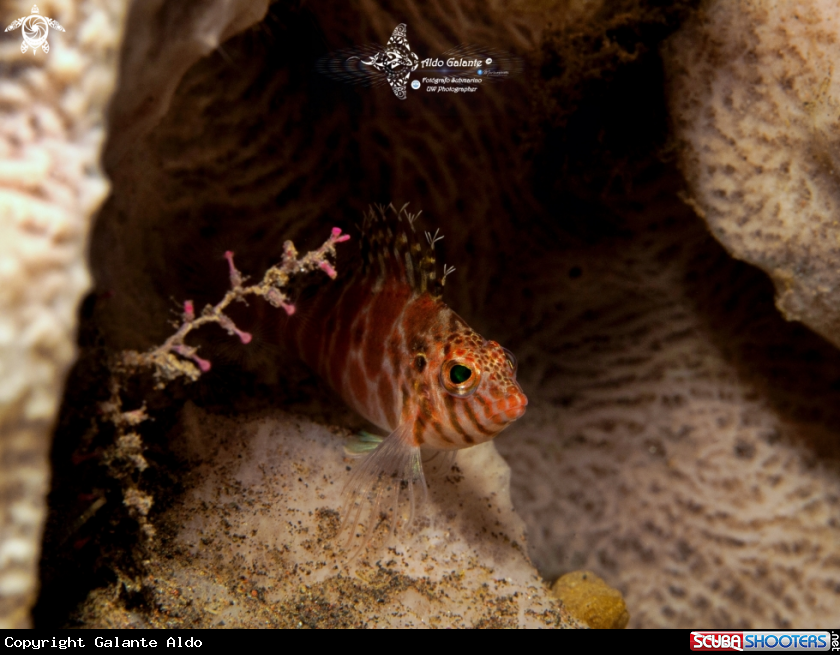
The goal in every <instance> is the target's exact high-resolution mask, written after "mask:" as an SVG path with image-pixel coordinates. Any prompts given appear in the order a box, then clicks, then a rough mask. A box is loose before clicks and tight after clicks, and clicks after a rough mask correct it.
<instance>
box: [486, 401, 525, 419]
mask: <svg viewBox="0 0 840 655" xmlns="http://www.w3.org/2000/svg"><path fill="white" fill-rule="evenodd" d="M527 406H528V401H527V400H526V401H525V402H524V403H521V404H519V405H517V406H516V407H511V408H510V409H505V410H503V411H501V412H497V413H495V414H493V416H491V417H490V420H491V421H498V420H499V419H504V421H505V422H506V423H513V421H515V420H516V419H518V418H522V415H523V414H524V413H525V408H526V407H527Z"/></svg>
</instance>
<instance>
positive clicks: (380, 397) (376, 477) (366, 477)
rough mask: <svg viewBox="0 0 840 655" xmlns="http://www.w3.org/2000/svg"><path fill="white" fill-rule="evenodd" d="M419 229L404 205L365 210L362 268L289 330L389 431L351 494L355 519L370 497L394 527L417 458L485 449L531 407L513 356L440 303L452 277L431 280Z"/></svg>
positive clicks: (431, 261) (337, 386) (351, 399)
mask: <svg viewBox="0 0 840 655" xmlns="http://www.w3.org/2000/svg"><path fill="white" fill-rule="evenodd" d="M415 219H416V216H415V215H412V214H410V213H408V212H407V211H406V207H405V206H404V207H403V208H402V210H400V211H397V210H396V209H395V208H394V207H393V206H388V207H376V208H371V209H370V211H369V212H368V214H367V215H366V216H365V219H364V222H363V225H362V236H361V248H362V264H361V266H359V267H357V268H356V270H354V271H353V272H352V273H351V274H349V275H347V276H345V278H344V279H343V280H341V279H339V280H337V281H336V283H335V284H331V285H328V286H327V287H326V288H325V289H324V290H323V291H322V292H321V293H319V294H318V295H316V296H315V297H313V298H312V299H311V302H310V303H308V307H306V308H301V309H302V311H300V312H299V316H297V315H296V317H295V320H294V321H293V322H292V323H291V326H290V327H291V328H292V337H293V339H294V341H295V343H296V344H297V347H298V349H299V352H300V355H301V357H302V359H303V360H304V362H306V363H307V364H308V365H309V366H310V367H311V368H312V369H314V370H315V371H316V372H318V373H319V374H320V375H321V376H322V377H323V378H324V379H325V380H326V381H327V382H328V383H329V384H330V385H331V386H332V388H333V389H334V390H335V391H337V392H338V393H339V394H340V395H341V397H342V398H343V399H344V400H345V401H346V402H347V404H348V405H349V406H350V407H352V408H353V409H354V410H355V411H356V412H358V413H359V414H361V415H362V416H363V417H365V418H366V419H368V420H369V421H370V422H372V423H373V424H375V425H377V426H378V427H380V428H381V429H382V430H384V431H386V432H387V433H388V435H389V436H388V437H386V438H385V439H384V440H382V441H381V443H379V444H378V446H377V447H376V448H375V450H373V451H372V452H369V453H368V454H366V455H365V456H364V461H363V462H362V464H361V466H359V467H357V469H356V471H355V473H354V475H353V478H352V479H351V482H350V485H349V487H348V492H349V496H350V498H351V506H353V507H356V508H357V510H358V512H360V511H361V507H362V505H363V504H364V503H363V501H364V500H365V498H366V497H370V498H368V500H371V501H372V502H373V506H372V507H373V512H372V513H371V520H374V519H375V515H376V514H378V509H379V508H380V507H381V504H382V502H383V501H386V500H390V502H391V504H392V507H393V510H394V513H393V514H392V519H391V520H392V527H393V526H394V524H395V517H396V505H398V504H399V495H400V492H401V489H403V490H407V493H408V496H409V498H410V500H411V501H412V503H411V504H412V514H413V504H414V502H413V501H414V485H417V484H422V489H421V492H424V491H425V479H424V476H423V467H422V463H421V459H420V452H421V448H423V449H434V450H441V451H453V450H458V449H462V448H468V447H470V446H474V445H476V444H479V443H482V442H485V441H488V440H489V439H492V438H493V437H494V436H496V435H497V434H498V433H499V432H501V431H502V430H503V429H504V428H505V427H507V426H508V425H509V424H510V423H511V422H512V421H514V420H516V419H517V418H519V417H520V416H522V414H523V413H524V412H525V407H526V405H527V404H528V400H527V398H526V396H525V394H524V393H523V391H522V388H521V387H520V386H519V383H518V382H517V381H516V360H515V359H514V357H513V355H512V353H510V351H508V350H506V349H504V348H502V347H501V346H500V345H499V344H498V343H496V342H495V341H489V340H486V339H484V338H483V337H482V336H480V335H479V334H478V333H476V332H475V331H474V330H472V329H471V328H470V327H469V326H468V325H467V323H466V322H465V321H464V320H463V319H462V318H461V317H460V316H458V314H456V313H455V312H454V311H453V310H452V309H451V308H450V307H448V306H447V305H446V304H445V303H444V302H443V300H442V299H441V294H442V290H443V284H444V282H445V279H446V275H445V274H446V273H448V272H451V269H450V270H449V271H444V275H439V274H438V271H437V270H436V262H435V257H434V244H435V242H436V241H437V240H439V239H440V238H441V237H437V235H435V236H432V235H431V234H429V233H426V236H427V241H428V243H427V244H426V245H424V244H422V243H421V241H420V239H418V238H417V235H416V234H415V225H414V222H415ZM395 481H397V482H399V483H398V484H397V483H395ZM358 512H357V514H358Z"/></svg>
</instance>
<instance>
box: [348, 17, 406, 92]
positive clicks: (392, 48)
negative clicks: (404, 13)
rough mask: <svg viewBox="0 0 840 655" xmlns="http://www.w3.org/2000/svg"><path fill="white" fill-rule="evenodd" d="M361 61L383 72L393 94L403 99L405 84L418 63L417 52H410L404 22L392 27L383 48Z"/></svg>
mask: <svg viewBox="0 0 840 655" xmlns="http://www.w3.org/2000/svg"><path fill="white" fill-rule="evenodd" d="M361 63H362V64H364V65H365V66H373V67H374V68H375V69H376V70H378V71H381V72H383V73H385V76H386V77H387V79H388V84H390V85H391V90H392V91H393V92H394V95H395V96H397V97H398V98H399V99H400V100H405V85H406V84H407V83H408V78H409V76H410V75H411V73H413V72H414V71H416V70H417V67H418V66H419V65H420V60H419V59H418V57H417V54H416V53H414V52H412V51H411V48H410V47H409V45H408V39H407V38H406V26H405V23H400V24H399V25H397V26H396V27H395V28H394V33H393V34H391V38H390V39H388V44H387V45H386V46H385V49H384V50H382V51H381V52H377V53H376V54H375V55H374V56H373V57H371V58H370V59H368V60H367V61H364V60H362V62H361Z"/></svg>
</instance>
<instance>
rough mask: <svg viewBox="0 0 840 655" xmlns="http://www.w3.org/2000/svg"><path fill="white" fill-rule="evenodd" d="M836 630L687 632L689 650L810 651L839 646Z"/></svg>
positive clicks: (835, 648)
mask: <svg viewBox="0 0 840 655" xmlns="http://www.w3.org/2000/svg"><path fill="white" fill-rule="evenodd" d="M837 642H838V637H837V631H835V630H832V631H831V632H829V631H828V630H785V631H781V630H780V631H775V632H767V631H761V632H759V631H720V630H703V631H700V630H695V631H693V632H692V633H691V636H690V648H691V650H700V651H748V652H754V651H782V652H791V651H796V652H800V653H801V652H809V651H829V650H840V645H838V643H837Z"/></svg>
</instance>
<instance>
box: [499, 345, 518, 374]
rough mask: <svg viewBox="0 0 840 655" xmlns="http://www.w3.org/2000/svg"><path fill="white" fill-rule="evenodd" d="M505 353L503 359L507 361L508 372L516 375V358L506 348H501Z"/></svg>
mask: <svg viewBox="0 0 840 655" xmlns="http://www.w3.org/2000/svg"><path fill="white" fill-rule="evenodd" d="M502 350H504V351H505V359H506V360H507V365H508V366H509V367H510V370H511V371H513V372H514V373H516V369H517V366H518V365H517V363H516V357H515V356H514V354H513V353H512V352H510V351H509V350H508V349H507V348H502Z"/></svg>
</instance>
